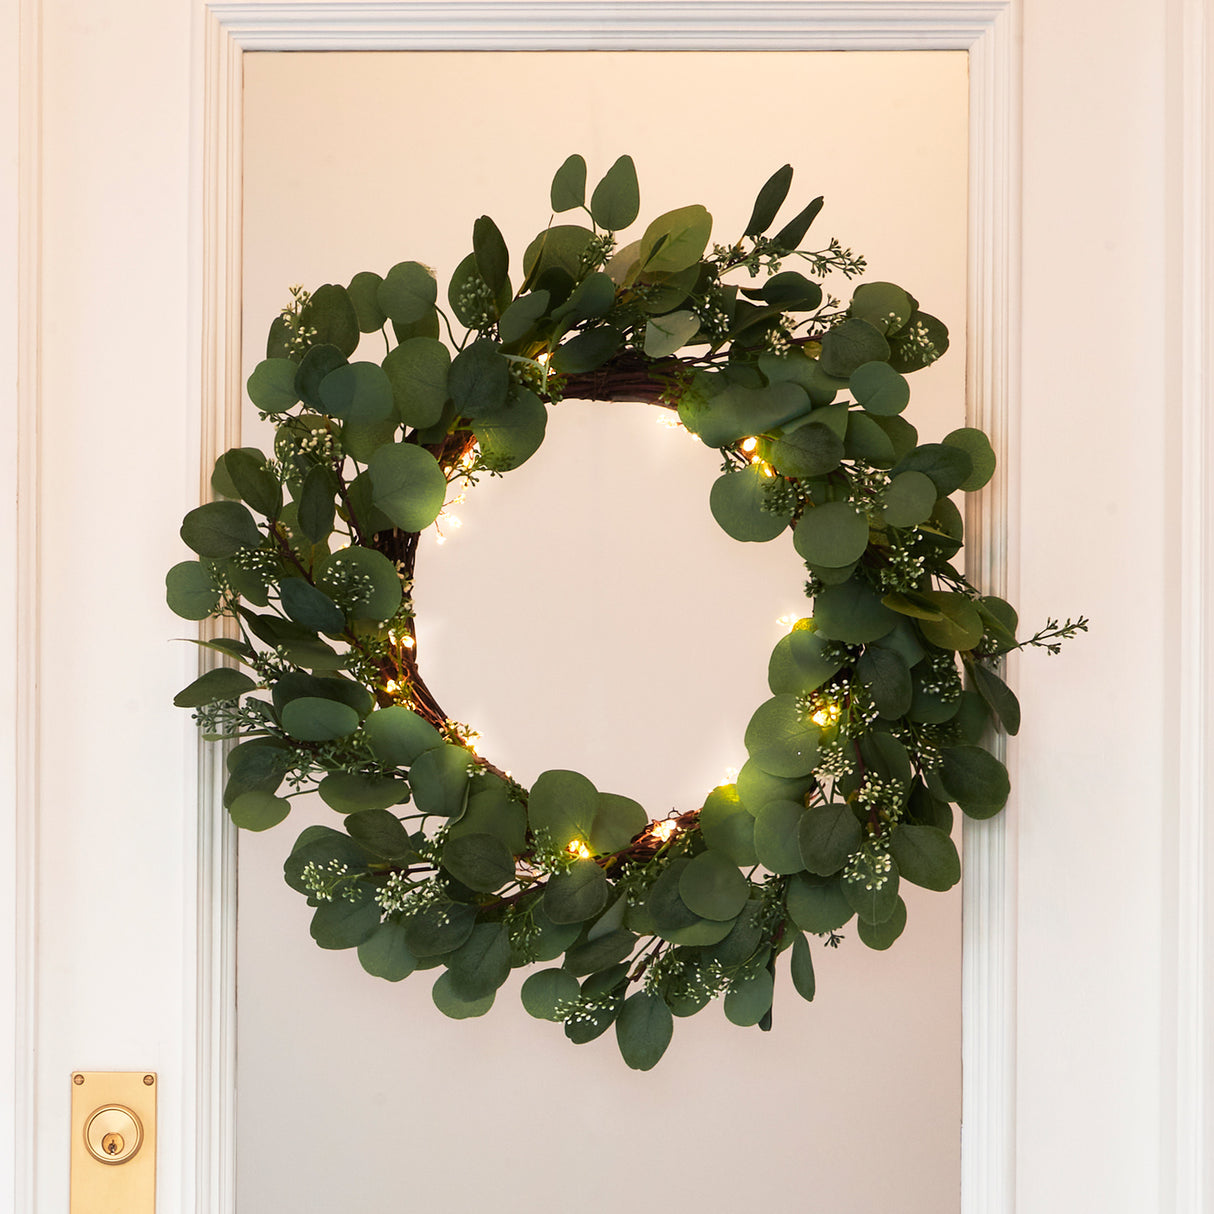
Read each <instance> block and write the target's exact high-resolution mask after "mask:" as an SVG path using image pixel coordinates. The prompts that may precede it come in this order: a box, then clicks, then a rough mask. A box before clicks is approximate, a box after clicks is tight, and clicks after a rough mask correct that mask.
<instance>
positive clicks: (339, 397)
mask: <svg viewBox="0 0 1214 1214" xmlns="http://www.w3.org/2000/svg"><path fill="white" fill-rule="evenodd" d="M320 402H321V406H322V408H323V409H324V411H325V413H327V414H328V415H329V416H330V417H338V418H348V419H356V420H358V421H360V422H364V423H365V422H376V421H383V419H384V418H387V417H390V416H391V415H392V412H393V400H392V384H391V382H390V381H389V379H388V377H387V375H385V374H384V372H383V371H382V370H381V369H380V367H379V366H378V365H377V364H375V363H368V362H358V363H346V364H345V365H344V366H341V367H337V368H336V369H335V370H333V371H330V372H329V374H328V375H326V376H325V377H324V379H323V380H321V382H320Z"/></svg>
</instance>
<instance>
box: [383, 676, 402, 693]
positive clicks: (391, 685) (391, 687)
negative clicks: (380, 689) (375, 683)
mask: <svg viewBox="0 0 1214 1214" xmlns="http://www.w3.org/2000/svg"><path fill="white" fill-rule="evenodd" d="M384 690H385V691H386V692H387V693H388V694H389V695H390V696H394V695H397V694H398V693H399V692H400V684H399V683H398V682H397V681H396V680H395V679H389V680H388V681H387V682H386V683H385V684H384Z"/></svg>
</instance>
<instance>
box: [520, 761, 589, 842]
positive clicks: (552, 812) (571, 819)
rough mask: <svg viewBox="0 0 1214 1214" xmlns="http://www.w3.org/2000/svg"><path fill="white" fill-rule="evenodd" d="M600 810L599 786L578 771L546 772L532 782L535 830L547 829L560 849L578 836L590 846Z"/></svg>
mask: <svg viewBox="0 0 1214 1214" xmlns="http://www.w3.org/2000/svg"><path fill="white" fill-rule="evenodd" d="M598 811H599V792H598V789H597V788H595V786H594V785H593V784H591V782H590V781H589V780H588V779H586V777H585V776H583V775H580V774H579V773H578V772H576V771H562V770H559V769H558V770H553V771H546V772H544V773H543V774H541V775H540V776H539V777H538V778H537V779H536V781H535V783H534V784H533V785H532V786H531V793H530V795H529V796H528V799H527V818H528V820H529V821H530V823H531V829H532V831H534V832H536V833H537V834H538V833H539V832H541V831H542V832H544V833H545V834H546V835H547V842H548V843H549V845H550V846H551V847H553V848H555V849H556V850H557V851H560V850H562V849H563V848H565V847H566V846H568V844H570V843H571V842H573V840H575V839H579V840H581V842H583V843H585V844H587V846H589V843H590V833H591V831H592V830H593V828H594V819H595V815H596V814H597V813H598Z"/></svg>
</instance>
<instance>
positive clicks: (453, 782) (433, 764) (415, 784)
mask: <svg viewBox="0 0 1214 1214" xmlns="http://www.w3.org/2000/svg"><path fill="white" fill-rule="evenodd" d="M471 763H472V755H471V754H470V753H469V751H467V750H465V749H464V747H462V746H456V745H455V744H454V743H453V742H444V743H443V744H442V745H441V746H435V747H434V748H433V749H432V750H426V751H423V752H422V753H421V754H420V755H418V756H417V758H416V759H415V760H414V761H413V766H412V767H411V768H410V769H409V783H410V785H411V786H412V788H413V800H414V803H415V804H416V805H417V808H418V809H420V810H421V811H422V813H424V814H435V815H437V816H438V817H440V818H457V817H459V815H460V813H461V812H462V811H463V808H464V804H465V802H466V801H467V798H468V767H469V765H470V764H471Z"/></svg>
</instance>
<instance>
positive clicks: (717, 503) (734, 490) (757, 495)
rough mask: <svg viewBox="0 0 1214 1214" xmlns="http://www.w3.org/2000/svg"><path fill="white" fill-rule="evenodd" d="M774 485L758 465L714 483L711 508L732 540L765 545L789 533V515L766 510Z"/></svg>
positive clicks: (740, 470)
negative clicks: (781, 534)
mask: <svg viewBox="0 0 1214 1214" xmlns="http://www.w3.org/2000/svg"><path fill="white" fill-rule="evenodd" d="M770 484H771V478H770V476H768V475H767V474H765V473H764V472H763V470H762V468H760V467H759V466H758V465H757V464H750V465H748V466H747V467H745V468H742V469H739V470H737V471H734V472H726V473H724V474H723V475H721V476H719V477H718V478H717V479H716V480H715V481H714V482H713V486H712V489H711V490H710V492H709V495H708V505H709V508H710V509H711V510H712V517H713V518H715V519H716V520H717V522H718V523H719V524H720V527H721V530H722V531H724V532H725V534H726V535H728V536H729V537H730V538H731V539H735V540H742V541H744V542H753V543H764V542H766V541H767V540H773V539H775V538H776V536H778V535H779V534H780V533H781V532H783V531H785V530H787V528H788V523H789V515H788V514H787V513H786V512H783V511H778V510H766V509H764V507H765V505H766V503H767V491H768V486H769V485H770ZM867 534H868V531H867V528H866V529H865V536H866V537H867Z"/></svg>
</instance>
